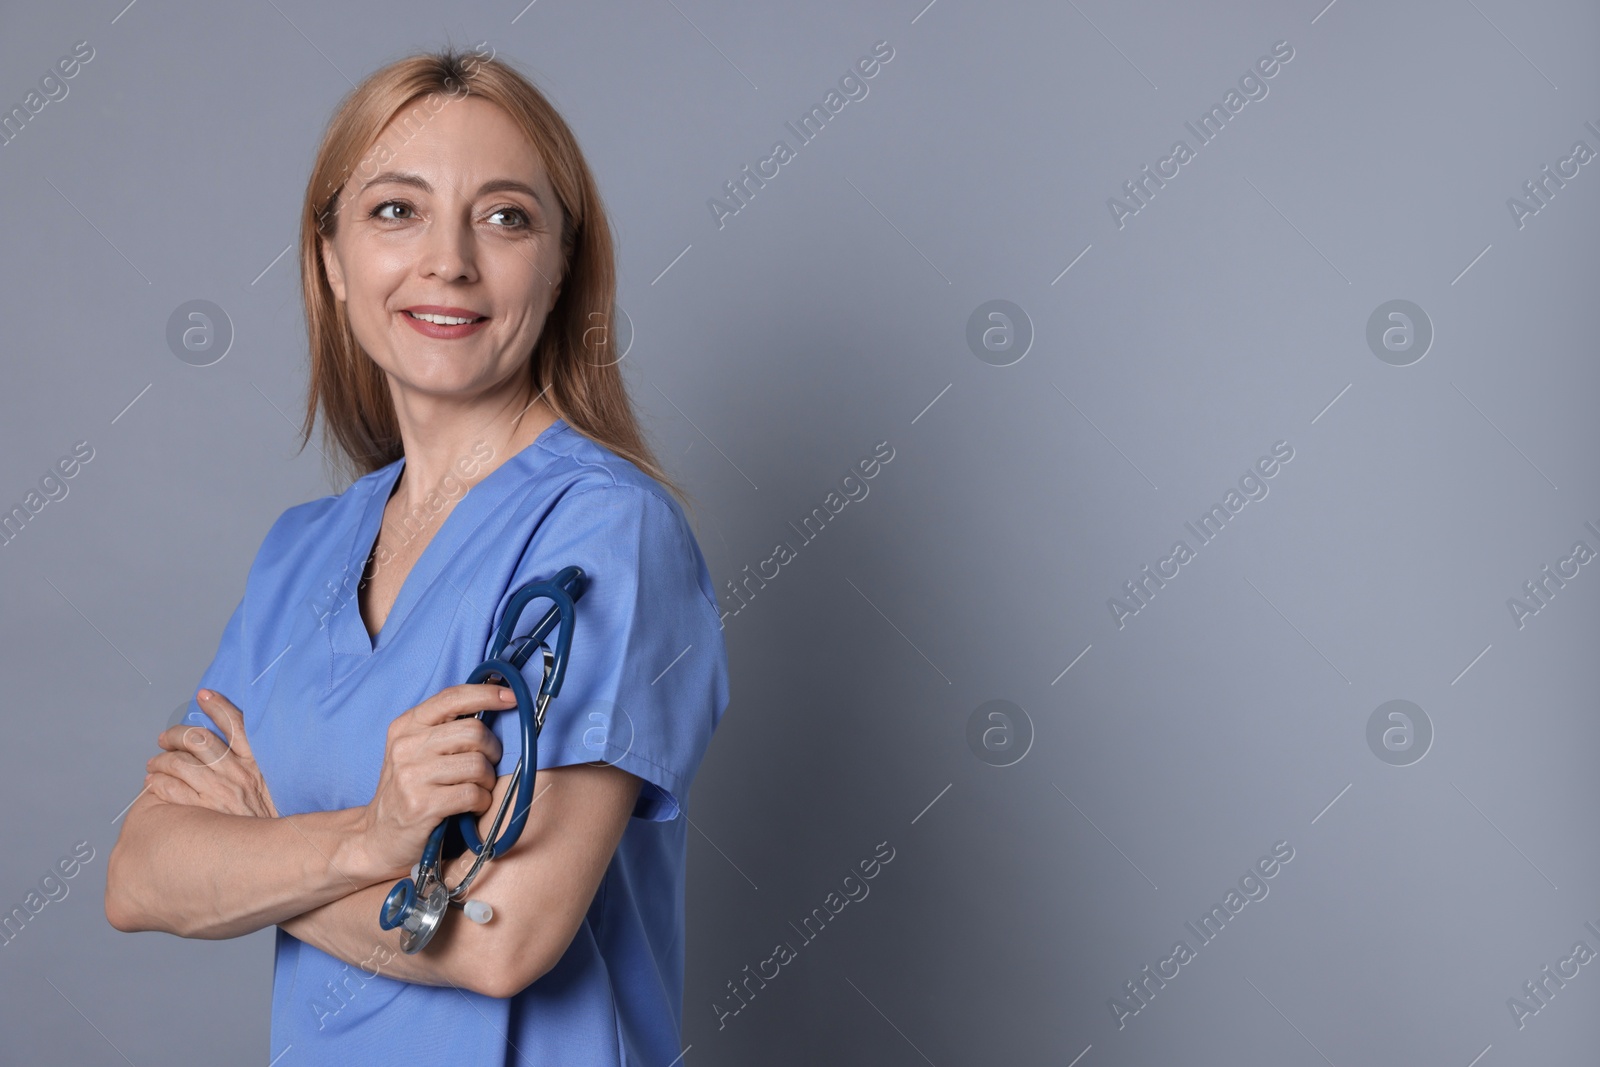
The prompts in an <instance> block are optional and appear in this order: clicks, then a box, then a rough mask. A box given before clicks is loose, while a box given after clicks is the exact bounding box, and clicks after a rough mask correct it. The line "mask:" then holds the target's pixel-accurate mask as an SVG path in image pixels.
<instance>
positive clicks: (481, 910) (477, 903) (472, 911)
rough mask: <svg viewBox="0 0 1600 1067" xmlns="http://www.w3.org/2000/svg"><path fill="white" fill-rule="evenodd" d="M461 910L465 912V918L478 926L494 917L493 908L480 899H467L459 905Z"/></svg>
mask: <svg viewBox="0 0 1600 1067" xmlns="http://www.w3.org/2000/svg"><path fill="white" fill-rule="evenodd" d="M461 910H462V911H464V912H466V913H467V918H469V919H471V920H472V921H473V922H475V923H477V924H478V925H479V926H482V925H483V924H484V923H486V922H488V921H489V920H490V919H492V918H494V909H493V908H491V907H490V906H489V905H488V904H485V903H484V902H483V901H481V900H469V901H467V902H466V903H465V904H463V905H462V906H461Z"/></svg>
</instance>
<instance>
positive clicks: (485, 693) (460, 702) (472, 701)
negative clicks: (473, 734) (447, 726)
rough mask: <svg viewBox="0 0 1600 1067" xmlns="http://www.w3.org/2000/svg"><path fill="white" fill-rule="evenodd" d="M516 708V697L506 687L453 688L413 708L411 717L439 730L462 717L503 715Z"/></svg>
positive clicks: (469, 686)
mask: <svg viewBox="0 0 1600 1067" xmlns="http://www.w3.org/2000/svg"><path fill="white" fill-rule="evenodd" d="M516 704H517V696H516V694H515V693H513V692H512V691H511V690H509V689H507V688H505V687H504V686H500V685H453V686H451V687H450V688H448V689H441V690H439V692H437V693H435V694H434V695H433V696H431V697H429V698H428V699H427V700H424V701H423V702H422V703H420V704H418V705H417V706H416V707H414V708H412V709H411V715H412V716H414V717H415V718H416V720H417V721H418V722H419V723H421V724H422V725H424V726H438V725H439V724H441V723H446V722H449V721H450V720H451V719H455V718H458V717H460V716H462V715H471V714H473V713H475V712H479V711H485V710H490V711H501V710H504V709H506V708H512V707H516Z"/></svg>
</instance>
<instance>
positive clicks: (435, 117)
mask: <svg viewBox="0 0 1600 1067" xmlns="http://www.w3.org/2000/svg"><path fill="white" fill-rule="evenodd" d="M434 103H435V105H437V104H439V103H442V105H443V106H439V107H438V110H436V111H434V110H431V109H430V108H429V107H428V106H424V105H421V104H420V101H419V102H418V104H417V105H415V106H413V107H408V108H405V109H403V110H402V111H401V112H400V113H399V114H397V115H396V116H395V117H394V118H393V119H392V120H390V122H389V124H388V125H387V126H385V127H384V129H383V131H382V132H381V133H380V134H379V135H378V138H377V140H376V141H375V142H374V143H373V146H372V148H371V149H369V150H368V152H367V156H374V154H375V153H376V156H374V158H381V159H383V160H384V162H383V165H382V166H381V167H377V168H370V167H369V168H368V173H369V174H372V173H378V174H385V173H388V174H392V173H405V174H411V175H415V176H418V177H420V178H422V179H423V180H425V181H426V182H427V183H428V184H429V185H430V186H432V187H433V189H434V190H435V191H437V190H439V189H447V188H449V187H452V186H453V187H455V188H458V189H460V190H462V192H463V193H469V192H470V191H471V190H475V189H477V188H478V187H479V186H481V185H483V184H484V183H486V182H491V181H495V180H498V179H511V180H514V181H521V182H525V183H526V184H528V185H530V186H532V187H533V188H534V189H535V190H540V191H541V193H540V199H541V200H544V201H545V203H546V204H547V205H548V204H549V202H550V201H549V198H548V194H549V191H550V183H549V177H548V175H547V173H546V170H545V167H544V162H543V160H541V159H540V156H539V152H538V149H536V148H535V147H534V146H533V142H532V141H530V140H529V139H528V137H527V135H526V134H524V133H523V132H522V129H521V128H520V127H519V126H517V124H516V123H515V122H514V121H513V120H512V118H511V116H510V115H508V114H507V113H506V112H505V111H504V110H503V109H502V108H501V107H499V106H498V105H496V104H493V103H491V102H489V101H487V100H484V99H482V98H481V97H465V98H462V97H449V96H448V95H446V94H439V95H438V96H436V97H435V99H434ZM369 181H370V179H368V180H366V181H363V182H362V183H361V184H362V185H365V184H368V182H369Z"/></svg>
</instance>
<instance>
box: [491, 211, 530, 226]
mask: <svg viewBox="0 0 1600 1067" xmlns="http://www.w3.org/2000/svg"><path fill="white" fill-rule="evenodd" d="M501 215H515V216H516V217H517V218H518V219H519V220H521V221H519V222H517V223H515V224H513V226H512V228H517V227H521V226H526V225H527V224H528V216H527V213H526V212H524V211H523V210H522V209H521V208H516V207H501V208H495V209H494V210H493V211H491V212H490V213H489V217H490V218H491V219H493V218H498V217H499V216H501Z"/></svg>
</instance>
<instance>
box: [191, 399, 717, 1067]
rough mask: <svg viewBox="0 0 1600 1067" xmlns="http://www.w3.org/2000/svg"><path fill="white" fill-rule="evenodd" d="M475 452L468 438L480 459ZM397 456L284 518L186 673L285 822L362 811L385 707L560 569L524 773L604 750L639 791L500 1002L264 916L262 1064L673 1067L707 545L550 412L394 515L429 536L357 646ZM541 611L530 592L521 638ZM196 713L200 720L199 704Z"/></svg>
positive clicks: (712, 639)
mask: <svg viewBox="0 0 1600 1067" xmlns="http://www.w3.org/2000/svg"><path fill="white" fill-rule="evenodd" d="M491 456H492V453H490V452H489V450H488V448H487V446H480V448H479V450H478V454H477V457H476V459H477V460H478V461H482V460H486V459H487V458H490V457H491ZM464 462H465V464H466V465H464V466H463V467H462V469H463V470H469V469H470V468H471V465H472V463H473V460H471V459H468V460H465V461H464ZM404 463H405V460H404V459H400V460H396V461H395V462H393V463H391V464H389V465H388V466H386V467H384V468H382V469H381V470H377V471H374V472H373V473H371V474H369V475H367V476H365V477H363V478H361V479H360V480H359V481H357V482H355V484H353V485H351V486H350V488H348V489H346V490H345V491H344V492H343V493H340V494H338V495H337V496H329V497H324V498H322V499H321V500H314V501H311V502H310V503H306V504H301V505H299V506H297V507H293V508H290V509H289V510H288V511H286V512H284V513H283V515H282V516H281V517H280V518H279V519H278V521H277V522H276V523H275V524H274V525H273V527H272V530H271V531H270V532H269V533H268V534H267V536H266V539H265V541H263V543H262V545H261V548H260V550H259V552H257V554H256V558H255V562H254V563H253V564H252V566H251V568H250V574H249V578H248V580H247V582H246V586H245V593H244V598H243V600H242V601H241V602H240V604H239V606H238V608H237V609H236V610H235V611H234V613H233V617H232V618H231V619H230V620H229V621H228V624H227V627H226V628H225V629H224V631H223V634H222V640H221V644H220V645H219V647H218V649H217V655H216V658H215V659H214V660H213V661H212V663H211V666H210V667H209V668H208V669H207V670H206V672H205V674H204V676H203V677H202V678H201V682H200V685H201V686H202V687H205V688H209V689H214V690H216V691H217V692H219V693H222V694H223V695H224V696H226V697H228V698H229V699H230V700H232V701H233V702H234V703H235V704H236V705H238V707H239V708H240V710H241V711H242V712H243V713H244V721H245V729H246V731H247V733H248V735H249V738H250V743H251V745H252V747H253V748H254V750H255V755H256V758H257V760H258V762H259V763H260V767H261V772H262V775H263V776H264V777H265V779H266V783H267V787H268V788H269V789H270V790H271V792H272V798H273V802H274V803H275V804H276V805H277V808H278V811H279V813H280V814H283V815H290V814H296V813H300V812H307V811H331V810H335V809H340V808H350V807H357V806H362V805H365V804H366V803H367V802H368V801H370V800H371V799H372V796H373V793H374V792H375V790H376V788H377V783H378V772H379V769H380V768H381V766H382V764H383V753H384V741H385V732H386V730H387V728H388V725H389V723H390V721H391V720H393V719H394V718H395V717H397V716H398V715H400V714H401V713H403V712H405V711H406V710H408V709H409V708H412V707H414V706H415V705H417V704H419V703H421V702H422V701H423V700H425V699H427V698H428V697H429V696H432V695H433V694H435V693H437V692H438V691H439V690H441V689H444V688H446V687H447V686H452V685H457V684H460V683H461V682H463V681H465V680H466V677H467V675H468V674H469V673H470V672H471V670H472V668H473V667H475V666H476V665H477V664H478V662H479V661H480V660H482V659H483V658H484V657H485V655H486V654H487V653H488V650H489V644H490V641H491V640H492V636H493V632H494V628H495V626H496V625H497V624H498V622H499V620H500V616H501V614H502V612H503V611H504V609H505V606H506V601H507V600H508V599H509V598H510V595H511V593H512V592H513V591H514V590H515V589H516V588H517V587H518V586H520V585H522V584H523V583H525V582H528V581H533V580H543V579H548V578H551V577H553V576H554V575H555V574H556V572H558V571H559V570H561V569H562V568H563V567H566V566H569V565H573V564H576V565H577V566H579V567H582V568H583V570H584V572H585V573H586V574H587V575H588V578H589V584H588V587H587V589H586V590H585V592H584V594H583V596H582V598H581V599H580V600H579V601H578V603H577V621H576V624H575V626H574V630H573V638H572V649H571V653H570V656H569V660H568V664H567V673H566V677H565V680H564V683H563V686H562V690H561V693H560V695H559V696H558V697H557V698H556V699H555V700H553V701H552V702H551V704H550V706H549V709H548V711H547V713H546V717H545V723H544V729H543V730H542V731H541V732H540V734H539V743H538V764H537V765H538V766H539V767H540V768H545V767H560V766H564V765H569V764H576V763H589V762H592V761H595V760H599V759H604V760H606V761H608V762H610V763H612V764H614V765H616V766H618V767H621V768H622V769H623V770H626V771H629V772H631V773H633V774H635V775H638V776H639V777H640V778H641V779H643V780H644V784H643V786H642V787H641V790H640V795H639V800H638V803H637V806H636V807H635V808H634V811H633V817H632V818H630V819H629V820H628V825H627V829H626V830H625V832H624V833H623V836H622V841H621V843H620V844H619V845H618V847H617V850H616V853H615V855H614V856H613V857H612V859H611V863H610V865H609V866H608V867H607V869H606V873H605V877H604V879H603V880H602V881H601V883H600V888H599V890H598V891H597V892H596V893H595V897H594V900H593V902H592V903H591V904H590V906H589V910H588V913H587V915H586V916H585V917H584V920H583V924H582V925H581V926H580V927H579V928H578V932H577V936H575V937H574V938H573V940H572V944H571V945H570V946H569V947H568V949H567V951H566V954H565V955H564V956H562V958H561V960H560V962H559V963H558V964H557V965H556V966H555V968H554V969H553V970H551V971H550V972H549V973H547V974H546V975H544V976H543V977H542V978H540V979H539V980H538V981H536V982H534V983H533V984H532V985H531V986H529V987H528V988H527V989H525V990H523V991H522V992H521V993H519V994H517V995H516V996H514V997H511V998H509V999H504V1000H502V999H498V998H493V997H486V996H482V995H480V994H478V993H473V992H470V991H468V990H460V989H454V988H450V987H436V986H428V985H420V984H412V983H409V982H404V981H399V980H396V979H391V978H389V977H387V976H384V975H382V974H381V973H379V974H376V975H375V974H374V972H375V971H378V970H379V968H380V967H381V962H382V959H383V957H382V956H375V957H374V958H373V959H372V960H371V962H370V963H367V964H366V965H365V967H362V966H357V965H351V964H347V963H345V962H344V961H343V960H340V959H337V958H335V957H333V956H330V955H328V954H326V953H324V952H322V951H321V950H320V949H317V948H315V947H314V946H312V945H309V944H306V943H304V942H302V941H300V940H298V939H297V938H294V937H292V936H290V935H289V934H287V933H285V932H284V931H283V930H282V929H279V930H278V931H277V956H276V962H275V967H274V972H273V987H272V1048H271V1054H272V1056H274V1057H276V1056H278V1055H279V1054H281V1053H282V1052H283V1051H284V1050H285V1049H286V1048H288V1047H289V1046H290V1045H293V1046H294V1052H293V1053H292V1054H291V1055H292V1056H293V1062H294V1063H296V1064H302V1063H304V1064H311V1063H318V1064H320V1063H328V1064H335V1063H337V1064H385V1065H388V1064H395V1063H409V1062H413V1061H415V1060H418V1059H419V1058H420V1059H421V1060H424V1061H437V1062H441V1063H448V1064H451V1065H452V1067H469V1065H477V1064H519V1063H520V1064H534V1065H539V1067H545V1065H555V1064H560V1065H562V1067H587V1065H594V1067H601V1065H604V1067H618V1065H622V1064H630V1065H651V1067H665V1065H666V1064H669V1063H672V1062H673V1061H674V1060H676V1059H677V1057H678V1055H679V1052H680V1050H681V1049H682V1043H681V1033H680V1029H681V1018H682V1009H683V952H684V945H683V935H684V863H685V843H686V827H687V825H688V823H687V819H686V817H685V816H684V814H683V812H684V808H685V805H686V801H687V798H688V793H689V786H690V783H691V781H692V780H693V778H694V774H695V770H696V769H697V768H698V767H699V765H700V760H701V758H702V757H703V756H704V755H705V752H706V747H707V745H708V744H709V743H710V741H711V734H712V731H713V730H714V729H715V728H716V726H717V723H718V722H719V721H720V720H721V718H722V713H723V711H724V709H725V708H726V706H727V703H728V676H727V653H726V650H725V648H724V645H723V640H722V628H721V623H720V619H719V613H718V610H717V604H716V596H715V592H714V589H713V586H712V584H711V576H710V573H709V571H708V570H707V568H706V563H705V559H704V557H703V556H702V555H701V554H700V547H699V545H698V544H697V543H696V541H695V538H694V534H693V533H692V532H691V530H690V528H689V524H688V522H687V521H686V520H685V518H684V515H683V512H682V510H681V509H680V508H679V506H678V504H677V502H676V501H675V500H673V499H672V498H671V496H670V495H668V494H667V493H666V492H665V491H664V490H663V489H662V487H661V485H660V483H658V482H656V481H655V480H654V479H652V478H650V477H649V476H647V475H645V474H644V473H643V472H641V471H640V470H639V469H638V468H637V467H636V466H634V465H633V464H632V463H630V462H629V461H627V460H625V459H622V458H621V457H619V456H617V455H616V454H615V453H613V452H611V451H610V450H609V449H607V448H605V447H604V446H602V445H600V444H597V443H596V442H594V441H592V440H590V439H589V438H587V437H584V436H583V435H582V434H580V433H578V432H577V431H576V430H574V429H572V428H571V427H570V426H568V425H567V423H566V422H565V421H564V420H557V421H556V423H555V424H554V425H552V426H551V427H549V428H548V429H546V430H545V431H544V432H543V433H542V434H540V435H539V437H538V439H537V440H535V441H534V442H533V443H532V444H531V445H529V446H528V447H527V448H525V449H524V450H523V451H522V452H520V453H518V454H517V455H515V456H512V457H510V458H509V459H507V460H506V461H505V462H504V463H503V464H501V465H500V466H499V467H498V468H496V469H495V470H494V471H492V472H491V473H490V474H489V475H488V476H487V477H485V478H484V479H483V480H482V481H480V482H478V483H477V484H476V485H474V486H473V487H472V488H471V490H470V491H468V492H467V493H466V494H465V496H463V497H461V498H460V500H459V501H458V502H457V503H456V506H455V508H454V510H453V511H451V512H450V513H449V515H448V516H446V517H445V520H444V522H443V524H442V525H441V524H439V522H438V518H437V516H435V515H433V514H431V513H429V514H426V515H421V516H416V517H414V519H413V521H412V524H411V527H410V529H413V530H421V529H433V531H434V532H433V537H432V540H431V541H429V542H428V544H427V546H426V548H425V549H424V550H423V553H422V556H421V558H420V559H418V560H417V562H416V564H415V565H414V566H413V568H412V570H411V571H410V573H409V574H408V575H407V576H406V579H405V582H404V584H403V585H402V587H401V589H400V593H399V596H398V598H397V599H396V600H395V602H394V606H393V608H392V609H391V610H390V612H389V616H388V618H387V619H386V620H385V621H384V625H383V629H382V630H381V631H380V632H379V634H378V636H377V638H376V639H372V638H369V636H368V634H367V630H366V626H365V624H364V623H363V621H362V619H361V613H360V609H359V606H358V603H357V599H356V583H357V582H358V581H359V580H360V577H361V574H362V571H363V569H364V568H365V566H366V564H367V560H368V558H369V556H370V554H371V551H372V546H373V544H374V540H375V538H376V536H377V533H378V527H379V523H380V522H381V520H382V516H383V509H384V504H385V502H386V501H387V500H388V497H389V493H390V490H391V489H392V488H393V486H394V483H395V480H396V478H397V477H398V475H399V473H400V470H401V468H402V466H403V465H404ZM451 491H452V488H451V486H449V485H446V486H445V487H443V490H442V491H441V497H440V501H439V502H440V503H441V504H442V503H443V496H444V494H445V493H448V492H451ZM453 491H454V492H456V493H458V494H459V492H460V490H459V488H456V489H454V490H453ZM430 503H431V501H430ZM549 607H550V602H549V601H547V600H537V601H534V602H533V603H532V604H531V605H530V606H529V607H528V609H527V611H526V612H525V613H524V617H523V618H524V621H523V623H522V625H521V626H520V627H519V628H518V630H517V631H516V632H517V633H519V634H522V633H526V632H527V631H528V630H529V629H531V628H532V627H533V626H534V624H535V623H536V622H537V621H538V619H539V618H540V617H542V616H543V615H544V613H545V612H546V611H547V610H548V609H549ZM542 671H543V656H542V655H539V654H537V653H536V654H535V655H534V656H533V657H532V658H531V659H530V660H529V661H528V664H527V666H526V668H525V669H524V675H525V677H527V679H528V683H529V686H530V688H533V689H535V690H537V688H538V685H539V683H540V680H541V676H542ZM189 718H190V720H191V721H193V722H197V723H199V724H201V725H205V726H210V719H209V718H207V717H206V716H205V715H203V714H202V713H201V712H200V711H199V709H198V707H197V706H194V705H193V704H192V702H191V710H190V715H189ZM490 719H491V721H492V723H493V729H494V731H495V733H496V734H497V735H498V736H499V738H500V740H501V741H502V742H503V744H504V746H505V748H504V754H503V756H502V758H501V760H500V763H499V765H498V768H497V773H498V774H502V775H503V774H510V773H511V771H512V770H513V769H514V768H515V766H516V762H517V756H518V755H519V753H520V750H521V743H520V739H519V736H518V733H517V726H516V723H517V717H516V713H515V711H511V712H505V713H500V714H496V715H493V716H491V717H490ZM512 906H515V905H512ZM447 921H454V922H460V921H462V917H461V915H460V914H459V913H455V914H452V915H451V916H450V918H449V919H448V920H447ZM396 936H397V935H395V934H393V933H385V932H384V931H382V930H380V929H379V927H378V916H377V909H376V908H374V910H373V916H372V942H373V947H374V949H375V950H376V949H377V948H378V947H379V946H380V945H382V946H385V947H387V948H388V949H389V950H390V951H392V952H396V953H397V952H398V951H399V950H398V948H397V947H396V941H395V938H396ZM424 951H426V950H424Z"/></svg>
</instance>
